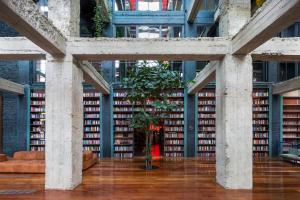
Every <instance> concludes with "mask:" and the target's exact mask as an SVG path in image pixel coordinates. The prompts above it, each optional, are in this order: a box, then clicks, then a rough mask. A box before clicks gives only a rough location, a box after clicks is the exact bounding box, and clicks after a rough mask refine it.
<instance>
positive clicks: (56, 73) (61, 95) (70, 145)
mask: <svg viewBox="0 0 300 200" xmlns="http://www.w3.org/2000/svg"><path fill="white" fill-rule="evenodd" d="M48 7H49V13H48V16H49V19H50V20H52V22H53V24H54V25H55V26H56V27H57V28H58V29H59V30H60V31H61V32H62V33H63V34H64V35H65V36H66V37H72V36H79V31H80V28H79V24H80V23H79V21H80V0H48ZM82 82H83V72H82V70H81V69H79V68H78V67H77V66H76V65H74V63H73V57H72V55H70V54H69V53H68V49H67V52H66V56H65V58H62V59H57V58H53V57H51V56H47V68H46V185H45V187H46V189H59V190H71V189H73V188H75V187H76V186H77V185H79V184H80V183H81V182H82V151H83V149H82V138H83V135H82V134H83V86H82Z"/></svg>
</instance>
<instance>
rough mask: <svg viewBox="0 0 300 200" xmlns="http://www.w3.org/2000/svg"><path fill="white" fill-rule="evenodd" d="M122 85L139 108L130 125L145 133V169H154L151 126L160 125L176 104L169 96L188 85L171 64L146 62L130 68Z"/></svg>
mask: <svg viewBox="0 0 300 200" xmlns="http://www.w3.org/2000/svg"><path fill="white" fill-rule="evenodd" d="M122 86H123V88H125V89H126V98H127V100H129V101H130V102H131V103H132V104H133V106H134V107H135V110H137V111H138V112H135V113H134V114H133V118H132V119H131V124H130V127H132V128H134V129H138V130H139V132H144V133H145V134H146V148H145V153H146V169H152V156H151V145H152V139H153V133H152V131H151V130H150V125H156V126H157V125H159V124H160V123H162V121H163V119H164V118H165V117H166V115H167V114H168V111H171V110H172V109H174V108H176V107H177V105H175V104H174V103H172V102H170V101H169V100H168V97H169V96H170V95H171V94H172V92H174V90H176V89H178V88H181V87H184V86H185V84H184V83H183V82H182V78H181V76H180V73H179V72H176V71H171V70H170V66H169V64H168V63H166V62H147V61H143V62H141V63H138V64H136V65H134V66H131V67H130V69H129V70H128V76H127V78H124V79H123V80H122Z"/></svg>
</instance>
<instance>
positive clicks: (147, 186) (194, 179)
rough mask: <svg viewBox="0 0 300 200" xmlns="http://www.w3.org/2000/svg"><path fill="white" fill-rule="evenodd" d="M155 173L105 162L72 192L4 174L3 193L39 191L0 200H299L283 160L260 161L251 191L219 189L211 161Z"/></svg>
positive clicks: (299, 173)
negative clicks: (48, 187) (49, 189)
mask: <svg viewBox="0 0 300 200" xmlns="http://www.w3.org/2000/svg"><path fill="white" fill-rule="evenodd" d="M154 164H155V165H156V166H159V168H158V169H155V170H153V171H145V170H143V169H142V168H141V167H142V165H143V161H142V160H140V159H136V160H134V161H128V160H127V161H126V160H123V161H120V160H112V159H106V160H101V161H100V163H99V164H97V165H96V166H94V167H92V168H91V169H89V170H87V171H86V172H84V177H83V184H82V185H80V186H79V187H77V188H76V189H75V190H74V191H44V190H43V187H44V186H43V184H44V176H43V175H29V174H27V175H26V174H0V191H1V190H13V189H16V190H25V189H26V190H37V191H36V192H34V193H32V194H25V195H0V199H14V200H17V199H30V200H37V199H45V200H52V199H53V200H88V199H116V200H125V199H126V200H128V199H135V200H141V199H147V200H154V199H167V200H176V199H180V200H183V199H187V200H193V199H197V200H199V199H203V200H225V199H226V200H268V199H270V200H271V199H272V200H281V199H286V200H300V167H299V166H295V165H292V164H289V163H285V162H282V161H280V160H272V161H267V160H265V161H256V162H255V166H254V189H253V190H251V191H250V190H244V191H243V190H224V189H223V188H222V187H220V186H219V185H217V184H216V181H215V167H214V162H213V161H200V160H196V159H183V160H176V161H175V160H158V161H155V163H154Z"/></svg>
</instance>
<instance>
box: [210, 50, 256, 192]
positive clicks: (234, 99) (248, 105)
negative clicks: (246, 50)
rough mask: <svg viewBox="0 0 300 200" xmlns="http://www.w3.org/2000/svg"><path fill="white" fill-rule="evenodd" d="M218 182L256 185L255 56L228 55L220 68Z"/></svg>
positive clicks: (235, 186)
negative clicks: (253, 158) (254, 146)
mask: <svg viewBox="0 0 300 200" xmlns="http://www.w3.org/2000/svg"><path fill="white" fill-rule="evenodd" d="M216 132H217V134H216V161H217V163H216V171H217V182H218V183H219V184H220V185H222V186H223V187H225V188H227V189H251V188H252V58H251V56H249V55H248V56H233V55H226V56H225V58H224V59H223V61H222V62H220V65H219V66H218V67H217V70H216Z"/></svg>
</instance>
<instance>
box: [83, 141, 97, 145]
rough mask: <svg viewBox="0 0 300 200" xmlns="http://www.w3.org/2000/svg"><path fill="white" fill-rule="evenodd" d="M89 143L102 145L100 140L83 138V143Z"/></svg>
mask: <svg viewBox="0 0 300 200" xmlns="http://www.w3.org/2000/svg"><path fill="white" fill-rule="evenodd" d="M89 144H95V145H100V140H83V145H89Z"/></svg>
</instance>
